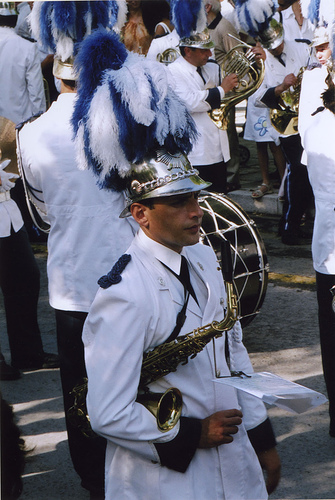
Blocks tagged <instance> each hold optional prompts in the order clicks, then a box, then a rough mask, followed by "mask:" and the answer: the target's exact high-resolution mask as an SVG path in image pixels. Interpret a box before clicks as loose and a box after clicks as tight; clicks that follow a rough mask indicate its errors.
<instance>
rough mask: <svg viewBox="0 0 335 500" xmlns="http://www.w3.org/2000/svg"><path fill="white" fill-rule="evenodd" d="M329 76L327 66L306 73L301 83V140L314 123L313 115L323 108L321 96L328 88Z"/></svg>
mask: <svg viewBox="0 0 335 500" xmlns="http://www.w3.org/2000/svg"><path fill="white" fill-rule="evenodd" d="M327 75H328V70H327V67H326V65H324V66H320V67H315V68H313V69H311V70H306V71H305V72H304V76H303V77H302V82H301V92H300V101H299V120H298V130H299V134H300V136H301V138H302V137H303V136H304V134H305V130H306V129H307V128H308V127H309V126H310V122H311V121H313V122H314V118H313V116H312V113H314V111H316V110H317V108H318V107H320V106H323V102H322V97H321V94H322V92H324V91H325V90H326V88H327V84H326V77H327Z"/></svg>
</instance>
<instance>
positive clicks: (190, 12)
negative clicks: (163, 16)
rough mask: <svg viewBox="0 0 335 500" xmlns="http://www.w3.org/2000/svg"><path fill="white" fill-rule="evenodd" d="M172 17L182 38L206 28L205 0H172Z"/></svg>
mask: <svg viewBox="0 0 335 500" xmlns="http://www.w3.org/2000/svg"><path fill="white" fill-rule="evenodd" d="M170 9H171V10H170V17H171V22H172V24H173V25H174V27H175V30H176V32H177V33H178V35H179V37H180V38H184V37H189V36H190V35H191V34H192V33H193V32H202V31H204V29H205V28H206V11H205V3H204V0H170Z"/></svg>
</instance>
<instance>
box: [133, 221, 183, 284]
mask: <svg viewBox="0 0 335 500" xmlns="http://www.w3.org/2000/svg"><path fill="white" fill-rule="evenodd" d="M138 238H139V243H140V245H141V247H142V248H143V249H144V250H145V251H146V252H148V253H149V254H150V255H152V256H153V257H155V258H156V259H157V260H159V261H160V262H162V263H163V264H165V265H166V266H167V267H168V268H170V269H172V271H173V272H174V273H176V274H179V272H180V265H181V255H180V254H179V253H177V252H174V251H173V250H171V249H170V248H167V247H166V246H164V245H161V244H160V243H158V242H157V241H154V240H152V239H151V238H149V237H148V236H147V235H146V234H145V232H144V231H143V230H142V229H140V230H139V231H138Z"/></svg>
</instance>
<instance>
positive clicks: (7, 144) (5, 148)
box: [0, 116, 19, 174]
mask: <svg viewBox="0 0 335 500" xmlns="http://www.w3.org/2000/svg"><path fill="white" fill-rule="evenodd" d="M0 160H10V163H9V165H8V167H6V172H10V173H12V174H18V173H19V171H18V167H17V158H16V134H15V123H13V122H12V121H11V120H8V118H5V117H3V116H0Z"/></svg>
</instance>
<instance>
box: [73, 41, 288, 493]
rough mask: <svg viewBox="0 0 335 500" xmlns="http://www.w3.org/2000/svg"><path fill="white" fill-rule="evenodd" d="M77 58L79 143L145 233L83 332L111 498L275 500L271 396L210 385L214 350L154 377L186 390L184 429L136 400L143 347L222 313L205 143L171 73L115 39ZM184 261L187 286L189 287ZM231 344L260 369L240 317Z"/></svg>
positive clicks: (157, 388) (220, 362)
mask: <svg viewBox="0 0 335 500" xmlns="http://www.w3.org/2000/svg"><path fill="white" fill-rule="evenodd" d="M101 47H105V48H106V47H109V48H110V51H111V54H110V56H111V61H110V64H109V65H108V68H106V65H105V66H104V70H103V72H102V74H99V73H98V77H97V75H96V74H95V75H94V79H93V81H92V80H91V76H90V74H89V73H90V66H88V65H87V61H88V60H89V61H92V60H95V59H94V57H95V58H96V59H97V60H98V61H99V54H100V51H101ZM104 57H105V58H104V61H106V57H107V55H106V53H104ZM77 64H79V66H80V68H79V69H80V71H79V82H80V85H79V87H78V101H77V103H76V110H75V120H73V121H75V124H74V125H75V133H76V140H77V147H79V148H83V147H84V152H85V162H86V168H90V169H92V170H93V171H94V172H95V173H96V175H97V177H98V179H99V184H100V185H101V186H102V187H104V188H106V189H112V190H113V189H115V188H116V184H117V182H118V181H119V178H122V179H124V180H125V181H126V186H128V188H127V197H128V201H127V208H126V209H125V210H123V211H122V214H121V216H122V217H125V216H128V215H130V214H132V216H133V218H134V219H135V221H136V222H137V223H138V224H139V226H140V228H139V231H138V233H137V235H136V236H135V238H134V240H133V242H132V244H131V245H130V247H129V248H128V250H127V251H126V253H125V254H123V255H122V256H121V257H120V259H119V260H118V262H117V263H116V265H115V266H113V268H112V269H111V270H110V271H109V272H107V274H105V275H103V276H102V277H101V279H100V280H99V285H100V289H99V290H98V292H97V295H96V297H95V299H94V301H93V303H92V306H91V308H90V311H89V314H88V317H87V319H86V322H85V325H84V331H83V342H84V346H85V364H86V368H87V375H88V394H87V409H88V414H89V418H90V422H91V425H92V428H93V430H94V431H95V432H96V433H97V434H99V435H101V436H103V437H104V438H106V440H107V450H106V468H105V470H106V476H105V477H106V479H105V483H106V499H108V500H112V499H113V500H114V499H115V500H121V499H123V498H127V499H132V500H141V499H143V500H144V499H145V500H151V499H152V500H156V499H157V498H160V499H161V500H168V499H169V500H170V499H171V498H174V497H177V498H178V499H180V500H182V499H190V500H191V499H192V500H207V499H208V498H225V499H236V498H239V499H244V498H249V499H251V498H253V499H255V498H257V499H262V498H267V496H268V493H267V491H266V486H265V481H264V478H263V474H262V469H261V467H263V468H264V469H265V470H266V473H267V487H268V490H269V492H271V491H273V490H274V488H275V487H276V485H277V483H278V481H279V476H280V460H279V457H278V454H277V451H276V448H275V438H274V435H273V431H272V427H271V424H270V421H269V419H268V418H267V413H266V410H265V407H264V405H263V403H262V402H261V401H259V400H257V399H255V398H253V397H251V396H247V395H244V394H242V393H241V392H239V391H235V389H231V388H228V387H225V386H224V385H223V384H220V385H219V384H217V383H215V382H213V377H214V376H215V369H214V351H213V345H212V344H211V345H209V344H208V345H207V346H206V347H205V349H204V350H203V351H202V352H201V353H199V354H198V355H197V356H196V357H195V358H194V359H190V360H189V362H188V363H186V364H179V365H178V366H177V368H176V370H175V371H172V372H171V373H168V374H166V375H165V376H160V377H159V379H158V380H156V381H155V382H149V383H148V385H149V386H150V390H153V391H154V392H162V391H163V392H164V391H165V390H166V389H168V388H170V387H176V388H177V389H179V390H180V391H181V393H182V398H183V401H184V402H183V405H182V415H181V419H180V421H178V422H176V425H174V426H173V427H172V428H170V429H167V430H166V432H162V431H161V430H160V429H159V428H158V426H157V422H156V419H155V417H154V416H153V414H152V413H151V412H150V411H149V410H148V409H147V408H146V407H145V406H144V405H142V404H140V403H139V402H137V401H136V399H137V393H138V389H139V380H140V373H141V366H142V357H143V354H144V352H145V351H148V350H150V349H152V348H154V347H156V346H158V345H161V344H163V343H164V341H166V340H167V339H168V338H169V337H170V338H175V337H178V336H181V335H184V334H186V333H189V332H190V331H192V330H193V329H194V328H197V327H201V326H203V325H205V324H207V323H208V322H209V323H210V322H212V321H213V320H222V318H223V316H224V304H225V291H224V282H223V279H222V276H221V272H219V270H218V268H217V261H216V257H215V254H214V253H213V251H212V250H211V249H210V248H208V247H206V246H203V245H201V244H199V243H198V241H199V235H200V224H201V219H202V211H201V209H200V207H199V204H198V195H199V192H200V191H201V190H202V189H204V188H207V187H208V186H209V184H208V183H207V182H205V181H203V180H202V179H201V178H200V177H199V176H198V172H197V171H196V170H195V169H194V168H193V167H192V166H191V165H190V163H189V161H188V159H187V156H186V155H185V154H184V151H185V153H188V152H189V150H190V149H191V143H192V142H193V140H194V135H193V130H194V122H193V120H192V119H191V117H190V115H189V113H188V112H187V109H186V106H185V105H184V104H183V102H182V101H181V100H180V98H179V97H178V96H177V95H176V94H175V92H174V91H173V90H172V89H171V87H170V86H169V84H168V80H167V78H166V70H165V67H164V66H163V65H162V64H160V63H156V62H151V61H149V60H147V59H146V58H141V56H138V55H137V54H133V53H127V52H126V51H125V50H124V48H122V47H121V46H120V44H119V42H118V40H117V39H116V38H115V37H113V35H112V34H104V35H103V38H102V34H101V33H96V34H93V35H92V36H91V37H88V38H87V40H85V41H84V42H83V44H82V46H81V49H80V52H79V54H78V58H77ZM92 66H93V65H92ZM110 68H112V69H110ZM97 82H98V83H97ZM148 82H149V83H150V86H148V85H147V83H148ZM134 85H135V88H134ZM150 89H151V93H149V95H148V91H149V92H150ZM153 99H155V101H154V102H155V106H152V102H153ZM139 103H140V104H141V108H140V110H139ZM97 116H99V117H100V118H101V117H106V119H105V120H101V119H99V120H95V117H97ZM119 116H120V117H121V116H123V117H125V119H124V120H123V121H120V119H118V117H119ZM185 120H186V121H185ZM144 123H145V124H144ZM98 131H99V134H97V132H98ZM120 139H122V141H121V142H119V140H120ZM137 141H139V142H138V143H137ZM102 143H103V145H104V147H103V148H102ZM137 144H138V146H136V147H135V145H137ZM141 148H142V149H141ZM185 261H186V266H185ZM182 262H184V264H183V265H184V266H185V267H186V271H187V270H188V273H189V280H188V281H189V283H188V285H187V284H185V285H183V284H182V283H181V282H180V281H179V277H178V275H179V271H180V268H181V265H182ZM106 271H108V268H107V269H106ZM186 274H187V272H186ZM190 285H191V286H190ZM181 313H183V318H182V319H183V321H181V320H180V318H181ZM172 332H173V334H172ZM227 342H228V343H227V345H226V339H225V336H222V337H221V338H220V339H218V340H215V350H216V362H217V369H218V370H220V372H221V374H222V375H223V376H230V370H229V368H228V361H227V359H226V356H225V346H226V347H227V348H228V344H229V351H230V360H231V366H232V369H240V370H245V371H247V372H250V370H252V366H251V363H250V360H249V357H248V354H247V351H246V349H245V347H244V345H243V342H242V332H241V326H240V323H239V322H237V323H236V325H235V326H234V328H233V329H232V330H231V331H230V332H229V333H228V340H227ZM233 367H235V368H233ZM251 443H252V444H251ZM257 456H258V457H257Z"/></svg>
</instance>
